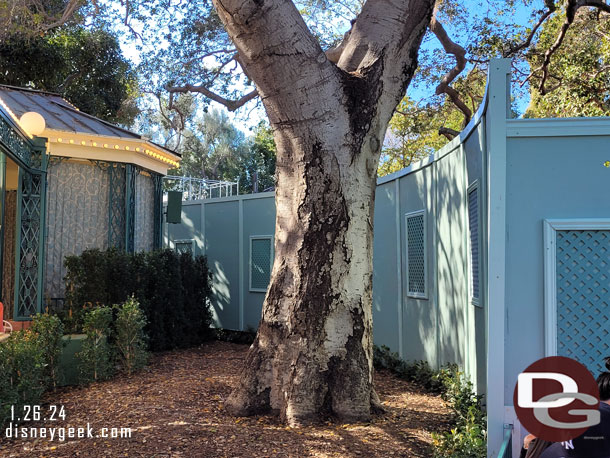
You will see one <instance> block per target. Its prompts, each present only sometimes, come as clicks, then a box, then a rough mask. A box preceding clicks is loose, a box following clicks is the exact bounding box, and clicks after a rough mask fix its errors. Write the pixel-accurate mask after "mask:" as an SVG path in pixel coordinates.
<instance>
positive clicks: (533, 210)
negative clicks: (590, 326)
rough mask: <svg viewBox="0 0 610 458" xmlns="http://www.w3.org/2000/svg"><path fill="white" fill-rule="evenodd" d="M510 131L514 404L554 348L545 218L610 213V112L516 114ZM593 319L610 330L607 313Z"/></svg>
mask: <svg viewBox="0 0 610 458" xmlns="http://www.w3.org/2000/svg"><path fill="white" fill-rule="evenodd" d="M508 135H509V138H508V139H507V173H506V176H507V201H506V221H507V225H506V238H507V244H506V328H505V329H506V330H505V342H506V343H505V387H504V389H505V400H506V402H507V405H512V398H513V390H514V386H515V383H516V380H517V376H518V374H519V372H522V371H523V370H524V369H525V368H526V367H527V366H529V365H530V364H531V363H532V362H533V361H535V360H536V359H539V358H542V357H544V356H546V355H545V345H544V342H545V334H546V332H548V329H546V327H545V318H544V251H545V247H544V239H543V221H544V220H545V219H569V218H578V219H581V218H606V219H607V218H610V198H609V196H610V192H609V191H610V170H608V169H607V168H605V167H604V166H603V163H604V162H605V161H607V160H609V159H610V152H609V151H610V150H609V148H608V146H609V145H610V119H609V118H597V119H587V118H581V119H562V120H558V119H550V120H528V121H527V124H524V123H523V121H520V120H519V121H509V123H508ZM600 254H602V256H603V252H602V251H600ZM607 274H608V270H606V275H607ZM601 278H603V277H601ZM605 278H606V279H605V281H606V284H607V285H610V281H609V280H608V277H607V276H606V277H605ZM602 281H603V280H602ZM608 289H610V288H608ZM608 294H610V293H607V294H606V297H605V298H602V300H604V299H605V300H606V301H607V300H608V298H609V297H610V296H608ZM588 299H589V298H588ZM592 319H593V320H599V325H600V326H605V327H606V330H607V333H610V325H609V324H608V323H609V322H608V319H607V317H601V316H593V317H592ZM605 356H607V355H605ZM600 362H601V361H600ZM595 375H596V376H597V374H595Z"/></svg>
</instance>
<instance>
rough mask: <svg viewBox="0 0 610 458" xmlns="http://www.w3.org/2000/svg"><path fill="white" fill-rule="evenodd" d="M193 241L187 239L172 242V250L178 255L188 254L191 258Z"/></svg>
mask: <svg viewBox="0 0 610 458" xmlns="http://www.w3.org/2000/svg"><path fill="white" fill-rule="evenodd" d="M194 245H195V240H193V239H187V240H175V241H174V250H175V251H176V253H178V254H182V253H188V254H190V255H191V256H192V255H193V254H194V248H193V246H194Z"/></svg>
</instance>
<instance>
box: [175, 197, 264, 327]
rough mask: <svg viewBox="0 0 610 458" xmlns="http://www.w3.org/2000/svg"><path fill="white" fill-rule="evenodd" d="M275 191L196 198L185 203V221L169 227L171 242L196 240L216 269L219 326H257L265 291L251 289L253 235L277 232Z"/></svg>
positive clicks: (215, 309) (198, 249) (214, 303)
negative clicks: (250, 250)
mask: <svg viewBox="0 0 610 458" xmlns="http://www.w3.org/2000/svg"><path fill="white" fill-rule="evenodd" d="M274 231H275V202H274V197H273V193H269V192H267V193H259V194H252V195H243V196H234V197H225V198H217V199H207V200H194V201H186V202H183V203H182V223H181V224H166V225H165V234H164V236H165V246H169V247H174V246H175V243H176V242H177V241H186V240H193V243H194V246H195V250H194V252H195V254H203V255H206V256H207V258H208V264H209V266H210V269H211V271H212V273H213V279H214V280H213V297H212V309H213V314H214V321H215V325H216V326H217V327H220V328H224V329H233V330H242V331H243V330H249V329H251V330H255V329H256V328H257V327H258V322H259V320H260V316H261V310H262V305H263V300H264V298H265V293H263V292H253V291H250V285H249V272H248V268H249V249H250V237H251V236H261V235H263V236H267V235H273V234H274Z"/></svg>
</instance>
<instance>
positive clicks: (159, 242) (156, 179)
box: [151, 173, 163, 249]
mask: <svg viewBox="0 0 610 458" xmlns="http://www.w3.org/2000/svg"><path fill="white" fill-rule="evenodd" d="M151 177H152V180H153V185H154V193H155V204H154V205H155V213H154V218H155V220H154V239H153V249H157V248H161V246H163V233H162V228H163V176H162V175H160V174H158V173H153V174H151Z"/></svg>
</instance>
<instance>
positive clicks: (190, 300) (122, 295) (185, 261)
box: [63, 249, 212, 351]
mask: <svg viewBox="0 0 610 458" xmlns="http://www.w3.org/2000/svg"><path fill="white" fill-rule="evenodd" d="M65 264H66V267H67V269H68V273H67V275H66V278H65V280H66V291H67V292H66V304H67V307H68V308H67V309H66V310H65V311H64V313H63V319H64V321H65V323H66V325H70V328H71V330H72V331H73V332H77V331H79V330H80V329H82V325H83V324H82V323H83V310H84V309H85V308H89V307H100V306H102V305H112V304H119V303H123V302H125V301H126V300H127V299H128V298H129V297H131V296H132V295H133V296H134V297H135V299H136V300H137V301H138V303H139V304H140V308H141V309H142V311H143V312H144V314H145V316H146V321H147V325H146V328H145V332H146V334H147V335H148V337H149V339H150V340H149V344H150V349H151V350H153V351H161V350H170V349H173V348H180V347H190V346H195V345H199V344H200V343H202V342H204V341H206V340H208V339H209V338H210V337H211V336H212V330H211V329H210V323H211V321H212V315H211V313H210V310H209V304H208V302H209V301H208V299H209V297H210V294H211V286H210V281H211V274H210V271H209V269H208V265H207V260H206V258H205V257H202V256H197V257H195V258H193V257H192V256H190V255H189V254H187V253H183V254H182V255H179V254H177V253H175V252H174V251H172V250H169V249H166V250H158V251H153V252H150V253H136V254H129V253H125V252H122V251H119V250H116V249H109V250H106V251H100V250H97V249H94V250H86V251H84V252H83V253H82V254H81V255H79V256H68V257H66V260H65Z"/></svg>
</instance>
